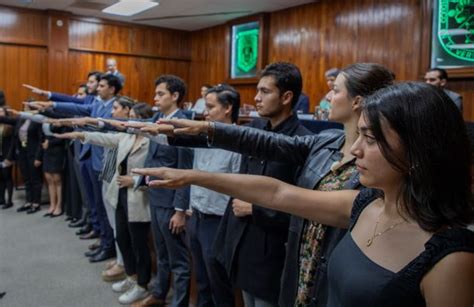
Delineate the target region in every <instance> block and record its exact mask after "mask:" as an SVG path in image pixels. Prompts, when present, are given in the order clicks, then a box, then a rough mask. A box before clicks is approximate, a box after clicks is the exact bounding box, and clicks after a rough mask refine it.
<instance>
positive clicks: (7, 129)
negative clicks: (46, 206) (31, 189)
mask: <svg viewBox="0 0 474 307" xmlns="http://www.w3.org/2000/svg"><path fill="white" fill-rule="evenodd" d="M6 115H7V112H6V110H5V108H3V107H0V117H1V116H6ZM12 135H13V128H12V126H11V125H8V124H0V164H1V171H0V206H1V208H2V209H8V208H10V207H12V206H13V202H12V198H13V178H12V166H11V164H8V163H4V161H5V159H6V157H7V155H8V152H9V151H10V147H11V145H12ZM5 191H6V192H7V200H6V202H5Z"/></svg>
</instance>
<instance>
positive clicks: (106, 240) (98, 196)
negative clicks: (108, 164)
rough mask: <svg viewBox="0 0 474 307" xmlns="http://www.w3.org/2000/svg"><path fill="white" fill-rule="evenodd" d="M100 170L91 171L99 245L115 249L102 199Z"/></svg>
mask: <svg viewBox="0 0 474 307" xmlns="http://www.w3.org/2000/svg"><path fill="white" fill-rule="evenodd" d="M99 176H100V172H98V171H93V176H92V179H93V181H92V186H93V193H94V205H95V210H96V216H97V221H98V222H99V225H100V246H101V248H102V249H115V246H114V245H115V239H114V230H113V229H112V226H110V222H109V218H108V217H107V211H105V204H104V201H103V199H102V180H99Z"/></svg>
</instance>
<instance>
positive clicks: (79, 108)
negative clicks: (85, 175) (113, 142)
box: [54, 100, 113, 172]
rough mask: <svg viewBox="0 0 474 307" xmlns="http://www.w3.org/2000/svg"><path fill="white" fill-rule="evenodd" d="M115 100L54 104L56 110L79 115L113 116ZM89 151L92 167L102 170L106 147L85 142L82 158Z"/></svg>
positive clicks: (81, 158)
mask: <svg viewBox="0 0 474 307" xmlns="http://www.w3.org/2000/svg"><path fill="white" fill-rule="evenodd" d="M112 106H113V101H110V102H108V103H107V104H106V105H104V102H102V101H99V100H95V101H94V102H93V103H91V104H75V103H67V102H65V103H58V104H56V105H55V106H54V110H56V111H59V112H64V113H69V114H74V115H79V116H90V117H95V118H97V117H102V118H112ZM89 152H90V154H91V158H92V168H93V169H94V170H95V171H97V172H100V171H101V170H102V164H103V157H104V148H103V147H101V146H96V145H91V144H84V145H83V146H82V149H81V154H80V155H79V159H80V160H84V159H86V158H87V157H88V155H89Z"/></svg>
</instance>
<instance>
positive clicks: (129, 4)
mask: <svg viewBox="0 0 474 307" xmlns="http://www.w3.org/2000/svg"><path fill="white" fill-rule="evenodd" d="M158 4H159V3H158V2H156V1H152V0H120V1H119V2H117V3H115V4H113V5H111V6H109V7H106V8H105V9H103V10H102V12H104V13H107V14H113V15H120V16H132V15H135V14H138V13H140V12H143V11H146V10H149V9H151V8H152V7H155V6H157V5H158Z"/></svg>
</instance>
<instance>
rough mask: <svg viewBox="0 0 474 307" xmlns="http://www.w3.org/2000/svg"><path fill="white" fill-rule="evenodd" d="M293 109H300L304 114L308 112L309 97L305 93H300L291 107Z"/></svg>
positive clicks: (295, 110) (296, 110) (296, 111)
mask: <svg viewBox="0 0 474 307" xmlns="http://www.w3.org/2000/svg"><path fill="white" fill-rule="evenodd" d="M293 111H294V112H295V113H298V111H301V112H302V113H304V114H307V113H309V98H308V96H306V95H305V94H303V93H301V95H300V98H298V102H297V103H296V104H295V106H294V107H293Z"/></svg>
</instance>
